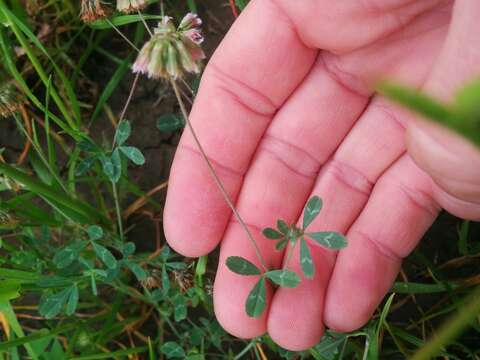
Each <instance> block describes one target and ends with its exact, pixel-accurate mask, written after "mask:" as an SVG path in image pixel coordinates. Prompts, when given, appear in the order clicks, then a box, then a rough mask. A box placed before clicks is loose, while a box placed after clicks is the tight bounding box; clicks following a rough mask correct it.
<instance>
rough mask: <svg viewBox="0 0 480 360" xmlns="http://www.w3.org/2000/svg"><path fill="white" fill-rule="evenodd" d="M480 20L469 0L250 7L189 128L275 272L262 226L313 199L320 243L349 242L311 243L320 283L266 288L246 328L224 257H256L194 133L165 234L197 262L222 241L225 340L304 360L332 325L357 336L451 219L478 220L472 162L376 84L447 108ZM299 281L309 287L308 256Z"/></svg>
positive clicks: (242, 280)
mask: <svg viewBox="0 0 480 360" xmlns="http://www.w3.org/2000/svg"><path fill="white" fill-rule="evenodd" d="M479 13H480V2H476V1H470V0H457V1H456V2H455V4H453V2H452V1H443V0H421V1H412V0H389V1H374V0H365V1H348V2H343V1H335V0H304V1H302V2H298V1H291V0H253V1H251V4H250V5H249V6H248V7H247V9H246V10H245V11H244V12H243V13H242V15H241V16H240V18H239V19H238V20H237V21H236V22H235V24H234V25H233V26H232V29H231V30H230V31H229V33H228V34H227V36H226V37H225V39H224V41H223V42H222V44H221V45H220V47H219V48H218V49H217V51H216V53H215V54H214V56H213V57H212V59H211V60H210V63H209V64H208V66H207V68H206V70H205V73H204V75H203V79H202V83H201V87H200V91H199V93H198V96H197V99H196V102H195V104H194V106H193V109H192V112H191V116H190V119H191V121H192V123H193V126H194V127H195V128H196V130H197V133H198V136H199V138H200V142H201V143H202V145H203V147H204V148H205V150H206V153H207V154H208V156H209V157H210V159H211V161H212V163H213V165H214V167H215V170H216V172H217V173H218V175H219V177H220V178H221V180H222V182H223V183H224V185H225V188H226V189H227V191H228V192H229V194H230V195H231V197H232V198H233V199H235V200H236V208H237V210H238V211H239V213H240V214H241V215H242V217H243V219H244V220H245V222H246V223H247V224H248V226H249V228H250V230H251V231H252V233H253V234H254V237H255V238H256V240H257V242H258V244H259V246H260V248H261V251H262V254H263V257H264V258H265V259H267V262H268V263H269V264H271V265H272V266H273V267H280V266H281V263H282V261H283V253H281V252H278V251H275V249H274V247H273V243H272V242H271V241H269V240H267V239H265V238H264V237H263V236H262V234H261V229H263V228H265V227H268V226H272V225H273V224H274V223H275V222H276V220H277V219H279V218H281V219H284V220H286V221H290V222H295V221H297V220H298V218H299V217H300V213H301V210H302V208H303V206H304V204H305V202H306V201H307V199H308V198H309V197H310V196H312V195H318V196H320V197H321V198H322V199H323V201H324V209H323V210H322V213H321V215H320V216H319V217H317V218H316V220H315V222H314V223H313V224H312V225H311V227H310V230H312V231H322V230H329V231H330V230H334V231H339V232H342V233H346V235H347V239H348V241H349V245H348V247H347V248H346V249H344V250H342V251H340V252H339V253H338V254H337V253H335V252H332V251H329V250H325V249H323V248H318V247H314V246H312V247H311V248H312V256H313V258H314V261H315V263H316V268H317V270H316V275H315V277H314V279H313V280H308V279H305V278H303V279H302V282H301V283H300V285H299V286H298V287H296V288H294V289H287V288H279V289H277V290H276V291H275V292H274V290H273V289H272V288H269V289H268V291H267V295H268V300H267V301H268V304H270V307H269V309H268V311H266V312H264V314H263V315H262V316H261V317H259V318H250V317H248V316H247V314H246V313H245V307H244V303H245V299H246V297H247V295H248V292H249V291H250V289H251V288H252V286H253V284H254V283H255V279H254V278H253V277H240V276H238V275H236V274H234V273H232V272H231V271H230V270H228V268H227V267H226V266H225V260H226V258H227V257H228V256H242V257H244V258H247V259H249V260H250V261H252V262H253V263H255V264H257V265H258V259H257V258H256V256H255V252H254V249H253V247H252V246H251V244H250V243H249V242H248V239H247V237H246V236H245V234H244V232H243V231H242V228H241V227H240V226H239V224H238V223H237V222H236V220H235V219H234V218H232V216H231V212H230V210H229V208H228V206H227V204H226V203H225V201H224V199H223V198H222V195H221V193H220V191H219V190H218V188H217V187H216V185H215V183H214V181H213V179H212V177H211V176H210V174H209V172H208V170H207V167H206V165H205V163H204V161H203V160H202V158H201V156H200V155H199V152H198V151H197V149H196V146H195V143H194V141H193V138H192V135H191V133H190V132H189V131H188V130H187V131H185V133H184V135H183V137H182V139H181V142H180V144H179V147H178V151H177V153H176V156H175V161H174V164H173V167H172V172H171V176H170V182H169V192H168V196H167V203H166V208H165V216H164V227H165V234H166V237H167V240H168V242H169V244H170V245H171V246H172V247H173V248H174V249H175V250H176V251H178V252H179V253H181V254H184V255H186V256H192V257H195V256H199V255H204V254H206V253H208V252H210V251H211V250H213V249H214V248H215V247H216V246H217V244H218V243H219V242H221V252H220V261H219V268H218V271H217V276H216V280H215V286H214V305H215V313H216V316H217V318H218V320H219V322H220V324H221V325H222V326H223V327H224V328H225V329H226V330H227V331H228V332H230V333H232V334H233V335H236V336H238V337H244V338H249V337H254V336H258V335H261V334H262V333H264V332H265V331H268V332H269V334H270V336H271V337H272V338H273V339H274V340H275V341H276V342H277V343H278V344H279V345H281V346H283V347H285V348H287V349H291V350H301V349H305V348H308V347H310V346H312V345H314V344H315V343H316V342H318V341H319V339H320V337H321V335H322V333H323V331H324V324H325V325H326V326H328V327H330V328H333V329H335V330H339V331H351V330H354V329H356V328H358V327H360V326H362V325H363V324H364V323H365V322H366V321H367V320H368V319H369V318H370V316H371V314H372V313H373V311H374V310H375V308H376V307H377V305H378V304H379V302H380V301H381V299H382V298H383V296H384V295H385V293H386V292H387V291H388V290H389V288H390V286H391V284H392V282H393V281H394V279H395V277H396V275H397V273H398V270H399V268H400V264H401V259H402V258H403V257H405V256H407V255H408V254H409V253H410V252H411V251H412V249H413V248H414V247H415V246H416V244H417V243H418V241H419V239H420V238H421V237H422V235H423V234H424V232H425V231H426V230H427V229H428V227H429V226H430V225H431V224H432V222H433V221H434V219H435V217H436V216H437V214H438V212H439V210H440V209H441V208H445V209H447V210H448V211H450V212H452V213H453V214H455V215H457V216H461V217H464V218H470V219H477V220H478V219H480V181H479V179H480V153H479V152H478V150H477V149H475V148H474V147H473V145H471V144H470V143H468V142H466V141H465V140H463V139H462V138H460V137H459V136H457V135H455V134H453V133H451V132H449V131H447V130H445V129H442V128H439V127H437V126H434V125H432V124H430V123H427V122H424V121H421V120H418V119H414V118H413V116H412V115H411V114H410V113H408V112H406V111H404V110H402V109H400V108H398V107H397V106H394V105H392V104H391V103H390V102H388V101H386V100H385V99H382V98H381V97H380V96H378V95H376V94H375V93H374V89H373V88H372V86H371V84H372V83H373V82H374V81H375V80H376V79H378V78H379V77H381V76H387V77H389V78H393V79H398V80H399V81H401V82H402V83H407V84H409V85H411V86H415V87H417V88H421V89H422V90H424V91H426V92H427V93H429V94H432V95H434V96H438V97H440V98H443V99H449V98H450V97H451V95H452V94H453V93H454V92H455V90H456V89H457V88H458V87H459V86H461V85H462V84H463V83H464V82H465V81H466V80H468V79H469V78H471V77H472V76H473V75H477V74H479V73H480V46H479V45H478V41H476V37H477V34H478V33H479V31H480V23H478V21H477V18H478V16H477V15H478V14H479ZM405 133H406V134H407V136H406V139H407V141H405ZM407 147H408V152H407ZM290 268H291V269H292V270H294V271H295V272H297V274H301V270H300V265H299V256H298V252H297V253H296V254H295V255H294V257H293V258H292V261H291V262H290Z"/></svg>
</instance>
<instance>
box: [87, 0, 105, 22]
mask: <svg viewBox="0 0 480 360" xmlns="http://www.w3.org/2000/svg"><path fill="white" fill-rule="evenodd" d="M105 16H107V11H106V9H105V8H104V7H103V5H102V1H101V0H82V5H81V7H80V18H81V19H82V21H83V22H86V23H89V22H92V21H95V20H98V19H101V18H104V17H105Z"/></svg>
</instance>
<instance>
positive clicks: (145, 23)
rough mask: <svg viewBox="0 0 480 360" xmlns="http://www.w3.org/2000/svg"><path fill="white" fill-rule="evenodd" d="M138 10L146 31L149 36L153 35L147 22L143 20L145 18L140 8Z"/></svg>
mask: <svg viewBox="0 0 480 360" xmlns="http://www.w3.org/2000/svg"><path fill="white" fill-rule="evenodd" d="M137 11H138V16H139V17H140V20H142V23H143V25H144V26H145V29H147V31H148V33H149V34H150V37H152V36H153V33H152V30H150V27H149V26H148V24H147V22H146V21H145V18H144V17H143V14H142V12H141V11H140V10H137Z"/></svg>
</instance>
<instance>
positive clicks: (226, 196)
mask: <svg viewBox="0 0 480 360" xmlns="http://www.w3.org/2000/svg"><path fill="white" fill-rule="evenodd" d="M169 80H170V83H171V84H172V88H173V91H174V92H175V96H176V98H177V101H178V104H179V106H180V110H181V112H182V115H183V117H184V119H185V122H186V124H187V126H188V128H189V129H190V132H191V133H192V136H193V139H194V140H195V143H196V144H197V147H198V149H199V150H200V153H201V155H202V158H203V159H204V160H205V163H206V164H207V167H208V170H209V172H210V174H211V175H212V177H213V179H214V180H215V183H216V185H217V186H218V188H219V189H220V192H221V193H222V196H223V198H224V199H225V202H226V203H227V205H228V207H229V208H230V209H231V210H232V213H233V214H234V216H235V217H236V219H237V220H238V222H239V224H240V226H241V227H242V228H243V230H244V231H245V233H246V234H247V237H248V239H249V240H250V242H251V243H252V245H253V247H254V249H255V253H256V255H257V257H258V260H259V261H260V263H261V264H262V267H263V269H264V270H265V271H267V270H268V267H267V264H266V262H265V260H264V258H263V256H262V253H261V251H260V248H259V247H258V244H257V242H256V241H255V239H254V238H253V235H252V233H251V232H250V230H249V229H248V227H247V224H245V222H244V221H243V219H242V217H241V216H240V214H239V213H238V211H237V209H236V208H235V205H234V204H233V201H232V199H231V198H230V195H229V194H228V192H227V190H225V187H224V186H223V183H222V181H221V180H220V178H219V177H218V175H217V173H216V172H215V169H214V168H213V166H212V163H211V162H210V160H209V158H208V156H207V154H206V153H205V150H204V149H203V146H202V144H201V143H200V140H199V139H198V137H197V134H196V132H195V130H194V128H193V126H192V123H191V122H190V119H189V117H188V114H187V110H186V109H185V104H184V103H183V100H182V96H181V94H180V91H179V90H178V87H177V83H176V82H175V80H174V79H172V78H170V79H169Z"/></svg>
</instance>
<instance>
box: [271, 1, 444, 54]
mask: <svg viewBox="0 0 480 360" xmlns="http://www.w3.org/2000/svg"><path fill="white" fill-rule="evenodd" d="M278 3H279V4H280V5H281V6H282V8H283V9H284V11H285V12H287V13H289V14H290V16H291V18H292V21H293V22H294V23H295V24H296V25H297V27H298V29H299V34H300V36H301V37H302V39H303V41H304V42H305V43H306V44H309V45H310V46H313V47H317V48H320V49H325V50H329V51H331V52H333V53H336V54H338V53H342V54H343V53H347V52H349V51H351V50H353V49H359V48H363V47H365V46H366V45H368V44H371V43H374V42H375V41H378V40H381V39H384V38H386V37H387V36H388V35H389V34H391V33H394V32H395V31H396V30H398V29H400V28H402V29H406V30H407V31H408V27H409V26H410V25H411V22H413V21H415V20H416V19H417V17H418V16H419V14H421V13H423V12H428V11H429V10H430V9H432V8H434V7H437V6H438V4H439V1H438V0H422V1H412V0H390V1H383V0H380V1H378V0H369V1H337V0H318V1H308V2H305V4H304V5H303V6H298V3H297V2H295V1H291V0H281V1H278Z"/></svg>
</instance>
